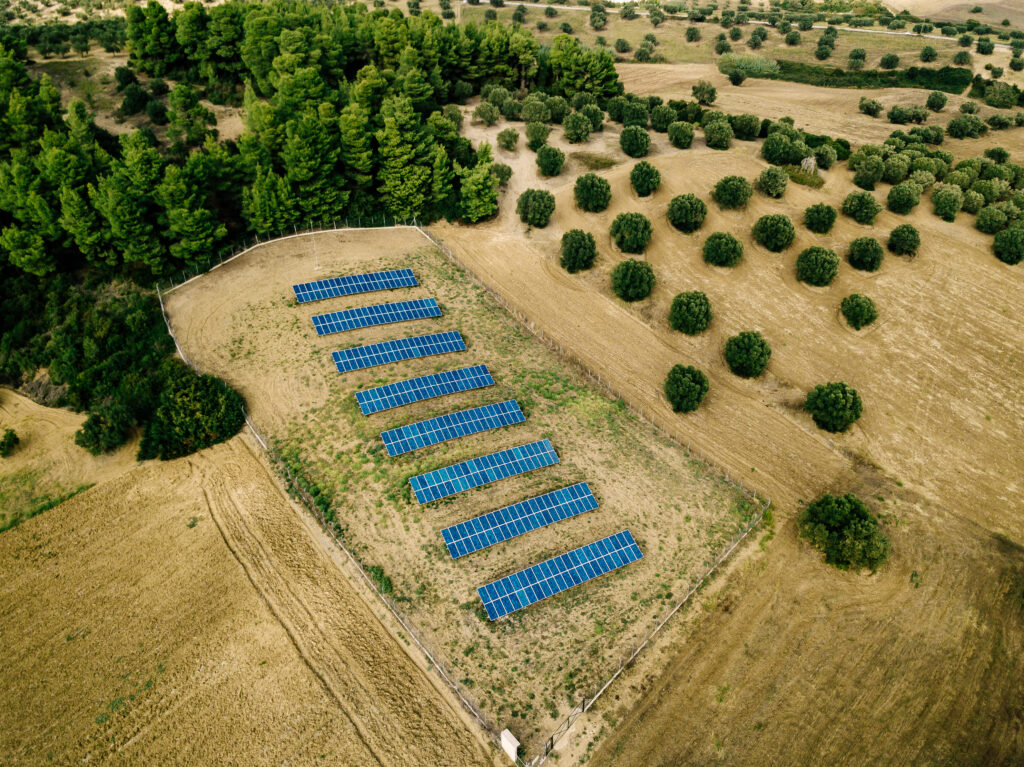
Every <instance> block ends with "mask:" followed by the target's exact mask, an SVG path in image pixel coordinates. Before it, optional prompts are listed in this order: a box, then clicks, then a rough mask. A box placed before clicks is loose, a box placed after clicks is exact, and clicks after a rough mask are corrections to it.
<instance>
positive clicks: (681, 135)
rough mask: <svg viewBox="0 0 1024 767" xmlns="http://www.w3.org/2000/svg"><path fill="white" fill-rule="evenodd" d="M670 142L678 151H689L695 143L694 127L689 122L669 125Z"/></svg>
mask: <svg viewBox="0 0 1024 767" xmlns="http://www.w3.org/2000/svg"><path fill="white" fill-rule="evenodd" d="M668 140H669V143H671V144H672V146H674V147H675V148H676V149H689V148H690V145H691V144H692V143H693V125H691V124H690V123H688V122H674V123H669V126H668Z"/></svg>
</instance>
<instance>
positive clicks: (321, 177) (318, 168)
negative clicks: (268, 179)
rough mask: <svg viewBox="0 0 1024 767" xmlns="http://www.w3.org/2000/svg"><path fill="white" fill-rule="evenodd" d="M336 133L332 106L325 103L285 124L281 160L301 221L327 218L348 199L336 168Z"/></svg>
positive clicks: (338, 148)
mask: <svg viewBox="0 0 1024 767" xmlns="http://www.w3.org/2000/svg"><path fill="white" fill-rule="evenodd" d="M340 135H341V134H340V133H339V132H338V130H337V118H336V117H335V116H334V108H333V107H332V106H331V105H329V104H323V105H321V108H320V110H319V111H318V112H307V113H306V114H304V115H303V116H302V117H300V118H299V119H298V120H292V121H291V122H289V123H288V126H287V129H286V138H285V142H284V147H283V148H282V150H281V161H282V163H283V164H284V168H285V175H284V177H285V180H286V181H287V182H288V185H289V186H290V187H291V188H292V189H293V190H294V192H295V201H296V203H297V204H298V214H299V216H300V220H301V221H303V222H310V223H315V224H319V223H322V222H324V221H329V220H331V219H333V218H334V217H336V216H337V215H338V214H339V213H341V212H342V210H343V209H344V208H345V205H346V203H347V202H348V192H346V191H345V189H344V175H343V173H342V172H341V169H340V168H338V167H337V166H338V160H339V158H340V157H341V146H340V144H339V139H340Z"/></svg>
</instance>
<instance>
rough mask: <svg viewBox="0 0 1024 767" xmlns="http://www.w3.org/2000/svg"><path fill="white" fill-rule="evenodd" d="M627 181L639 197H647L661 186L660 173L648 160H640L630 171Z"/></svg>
mask: <svg viewBox="0 0 1024 767" xmlns="http://www.w3.org/2000/svg"><path fill="white" fill-rule="evenodd" d="M629 182H630V183H631V184H632V185H633V190H634V191H635V192H636V193H637V194H638V195H639V196H640V197H648V196H649V195H651V194H653V193H654V192H656V191H658V187H659V186H661V173H659V172H658V169H657V168H655V167H654V166H653V165H651V164H650V163H649V162H646V161H641V162H638V163H637V164H636V165H634V166H633V170H632V171H630V173H629Z"/></svg>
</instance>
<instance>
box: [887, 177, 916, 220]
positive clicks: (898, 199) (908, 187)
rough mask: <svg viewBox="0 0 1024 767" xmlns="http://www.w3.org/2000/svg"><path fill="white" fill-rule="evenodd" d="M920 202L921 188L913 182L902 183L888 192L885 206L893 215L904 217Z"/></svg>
mask: <svg viewBox="0 0 1024 767" xmlns="http://www.w3.org/2000/svg"><path fill="white" fill-rule="evenodd" d="M919 202H921V188H920V187H919V186H918V185H917V184H915V183H914V182H913V181H904V182H902V183H900V184H897V185H896V186H894V187H893V188H892V189H890V190H889V195H888V197H886V200H885V204H886V207H887V208H889V210H891V211H892V212H893V213H899V214H901V215H906V214H907V213H909V212H910V211H912V210H913V209H914V208H915V207H917V204H918V203H919Z"/></svg>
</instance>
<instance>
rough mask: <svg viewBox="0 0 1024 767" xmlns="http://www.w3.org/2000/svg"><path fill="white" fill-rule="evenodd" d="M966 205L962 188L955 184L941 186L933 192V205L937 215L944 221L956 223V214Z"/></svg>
mask: <svg viewBox="0 0 1024 767" xmlns="http://www.w3.org/2000/svg"><path fill="white" fill-rule="evenodd" d="M963 204H964V195H963V192H962V191H961V190H960V187H958V186H953V184H940V185H939V186H937V187H935V189H934V191H933V192H932V205H933V206H934V208H935V215H936V216H938V217H939V218H941V219H942V220H943V221H956V214H957V213H959V212H960V208H962V207H963Z"/></svg>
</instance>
